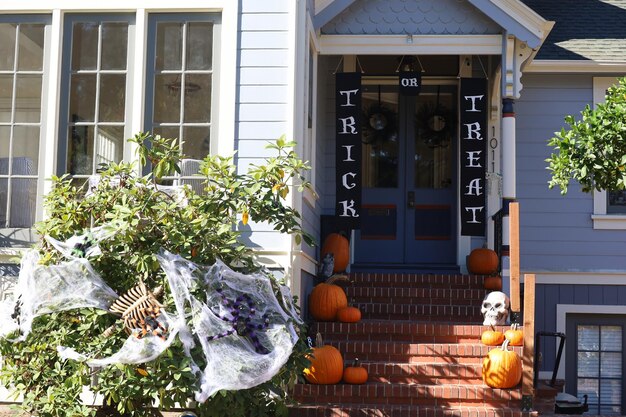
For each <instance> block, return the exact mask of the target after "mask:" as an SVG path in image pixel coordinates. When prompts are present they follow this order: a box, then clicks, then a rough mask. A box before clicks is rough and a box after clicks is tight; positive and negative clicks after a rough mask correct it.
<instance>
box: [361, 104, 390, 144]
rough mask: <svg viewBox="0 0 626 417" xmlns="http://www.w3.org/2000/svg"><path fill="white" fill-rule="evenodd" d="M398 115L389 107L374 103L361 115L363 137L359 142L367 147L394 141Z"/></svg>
mask: <svg viewBox="0 0 626 417" xmlns="http://www.w3.org/2000/svg"><path fill="white" fill-rule="evenodd" d="M397 118H398V115H397V114H396V112H395V111H393V110H392V109H390V108H389V107H387V106H385V105H383V104H380V103H376V104H372V105H371V106H370V107H369V109H368V110H367V111H366V112H365V113H364V114H363V135H362V137H361V138H362V139H361V141H362V142H363V143H365V144H368V145H375V144H380V143H383V142H386V141H388V140H395V139H397V137H398V131H397V124H398V123H397Z"/></svg>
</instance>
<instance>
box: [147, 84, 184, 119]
mask: <svg viewBox="0 0 626 417" xmlns="http://www.w3.org/2000/svg"><path fill="white" fill-rule="evenodd" d="M181 87H182V81H181V77H180V75H178V74H177V75H174V74H161V75H157V76H156V79H155V83H154V123H177V122H178V121H180V90H181Z"/></svg>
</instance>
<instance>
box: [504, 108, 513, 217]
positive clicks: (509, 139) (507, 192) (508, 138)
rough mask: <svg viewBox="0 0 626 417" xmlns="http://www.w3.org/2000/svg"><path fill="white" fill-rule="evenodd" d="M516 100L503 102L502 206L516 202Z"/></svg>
mask: <svg viewBox="0 0 626 417" xmlns="http://www.w3.org/2000/svg"><path fill="white" fill-rule="evenodd" d="M513 103H514V100H513V99H512V98H505V99H503V100H502V199H503V201H502V206H503V207H506V206H507V204H508V202H510V201H511V200H515V197H516V192H515V112H514V111H513Z"/></svg>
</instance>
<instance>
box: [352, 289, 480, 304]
mask: <svg viewBox="0 0 626 417" xmlns="http://www.w3.org/2000/svg"><path fill="white" fill-rule="evenodd" d="M344 289H345V292H346V295H347V296H348V299H349V300H353V299H354V300H355V301H356V302H359V303H392V304H434V305H468V306H469V305H472V306H479V307H480V305H481V304H482V301H483V298H485V295H486V294H487V293H488V292H489V291H488V290H483V289H467V288H466V289H458V288H454V289H450V288H447V289H445V288H423V287H362V286H358V285H356V284H355V285H353V286H346V287H344Z"/></svg>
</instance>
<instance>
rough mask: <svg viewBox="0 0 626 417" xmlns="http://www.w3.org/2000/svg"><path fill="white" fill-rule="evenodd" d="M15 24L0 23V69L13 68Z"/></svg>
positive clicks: (8, 69)
mask: <svg viewBox="0 0 626 417" xmlns="http://www.w3.org/2000/svg"><path fill="white" fill-rule="evenodd" d="M16 26H17V25H15V24H14V23H0V39H2V42H0V71H12V70H13V63H14V62H15V30H16Z"/></svg>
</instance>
